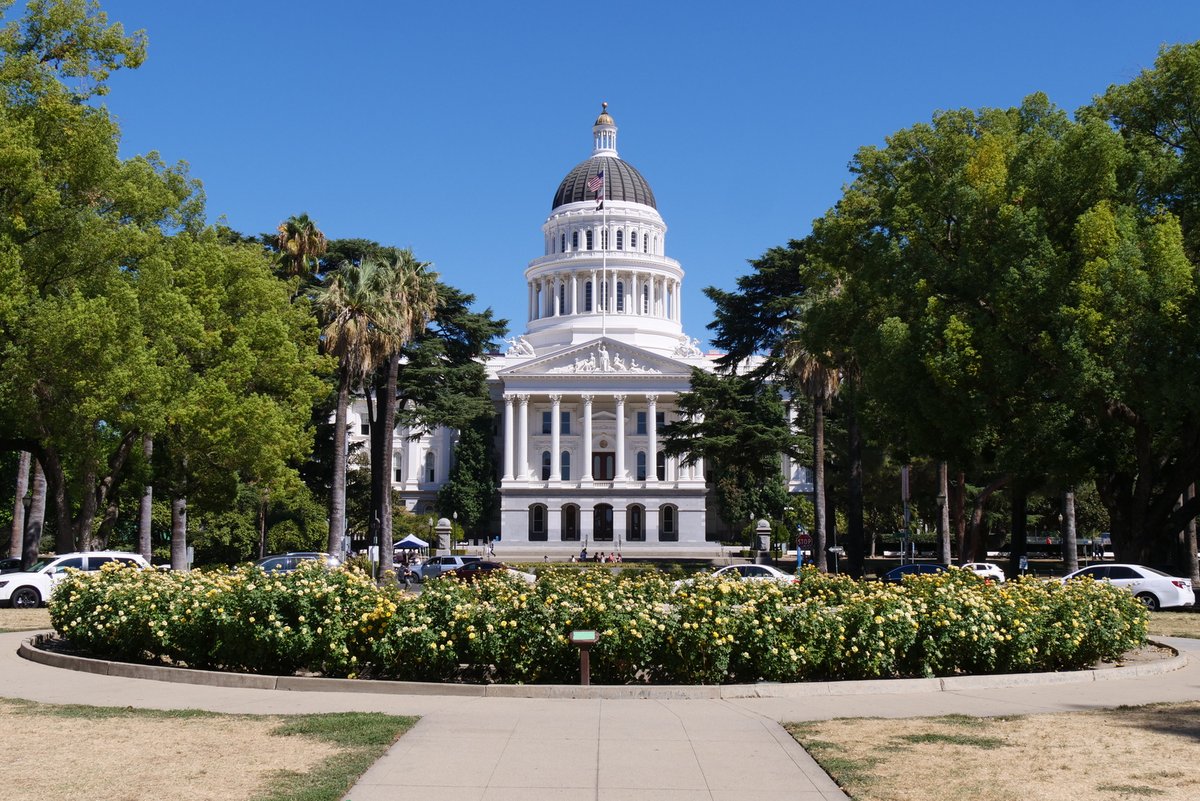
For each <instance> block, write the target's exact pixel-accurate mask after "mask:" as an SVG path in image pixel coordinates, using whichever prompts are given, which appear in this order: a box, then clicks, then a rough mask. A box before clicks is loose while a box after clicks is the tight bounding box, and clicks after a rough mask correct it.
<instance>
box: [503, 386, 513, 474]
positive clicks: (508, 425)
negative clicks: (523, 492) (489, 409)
mask: <svg viewBox="0 0 1200 801" xmlns="http://www.w3.org/2000/svg"><path fill="white" fill-rule="evenodd" d="M514 455H515V454H514V453H513V397H512V395H505V396H504V478H503V479H502V480H503V481H512V479H513V456H514Z"/></svg>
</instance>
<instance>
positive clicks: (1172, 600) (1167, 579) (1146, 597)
mask: <svg viewBox="0 0 1200 801" xmlns="http://www.w3.org/2000/svg"><path fill="white" fill-rule="evenodd" d="M1074 578H1093V579H1096V580H1097V581H1108V582H1111V583H1112V584H1114V585H1116V586H1118V587H1124V588H1125V589H1127V590H1129V591H1130V592H1132V593H1133V595H1134V597H1136V598H1137V599H1138V600H1139V601H1141V602H1142V603H1144V604H1145V605H1146V608H1147V609H1149V610H1150V611H1151V612H1154V611H1157V610H1159V609H1167V608H1170V607H1173V606H1192V605H1193V604H1195V603H1196V593H1195V591H1194V589H1193V588H1192V581H1191V579H1185V578H1180V577H1178V576H1171V575H1168V574H1166V573H1164V572H1162V571H1161V570H1155V569H1154V568H1152V567H1146V566H1145V565H1092V566H1091V567H1085V568H1081V569H1080V570H1076V571H1075V572H1074V573H1068V574H1067V575H1066V576H1063V581H1070V580H1071V579H1074Z"/></svg>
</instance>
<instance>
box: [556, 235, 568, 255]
mask: <svg viewBox="0 0 1200 801" xmlns="http://www.w3.org/2000/svg"><path fill="white" fill-rule="evenodd" d="M558 251H559V253H566V252H567V235H566V233H564V234H563V235H562V246H561V247H560V248H559V249H558Z"/></svg>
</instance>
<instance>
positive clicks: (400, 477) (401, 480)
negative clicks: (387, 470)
mask: <svg viewBox="0 0 1200 801" xmlns="http://www.w3.org/2000/svg"><path fill="white" fill-rule="evenodd" d="M396 483H397V484H402V483H404V474H403V473H402V472H401V471H400V468H399V467H397V468H396Z"/></svg>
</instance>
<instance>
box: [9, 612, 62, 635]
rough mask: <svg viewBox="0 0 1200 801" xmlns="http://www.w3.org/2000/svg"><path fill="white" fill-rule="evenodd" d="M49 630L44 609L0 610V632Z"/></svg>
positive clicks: (48, 617) (47, 618)
mask: <svg viewBox="0 0 1200 801" xmlns="http://www.w3.org/2000/svg"><path fill="white" fill-rule="evenodd" d="M48 628H50V612H49V611H48V610H46V609H0V631H36V630H37V629H48Z"/></svg>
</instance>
